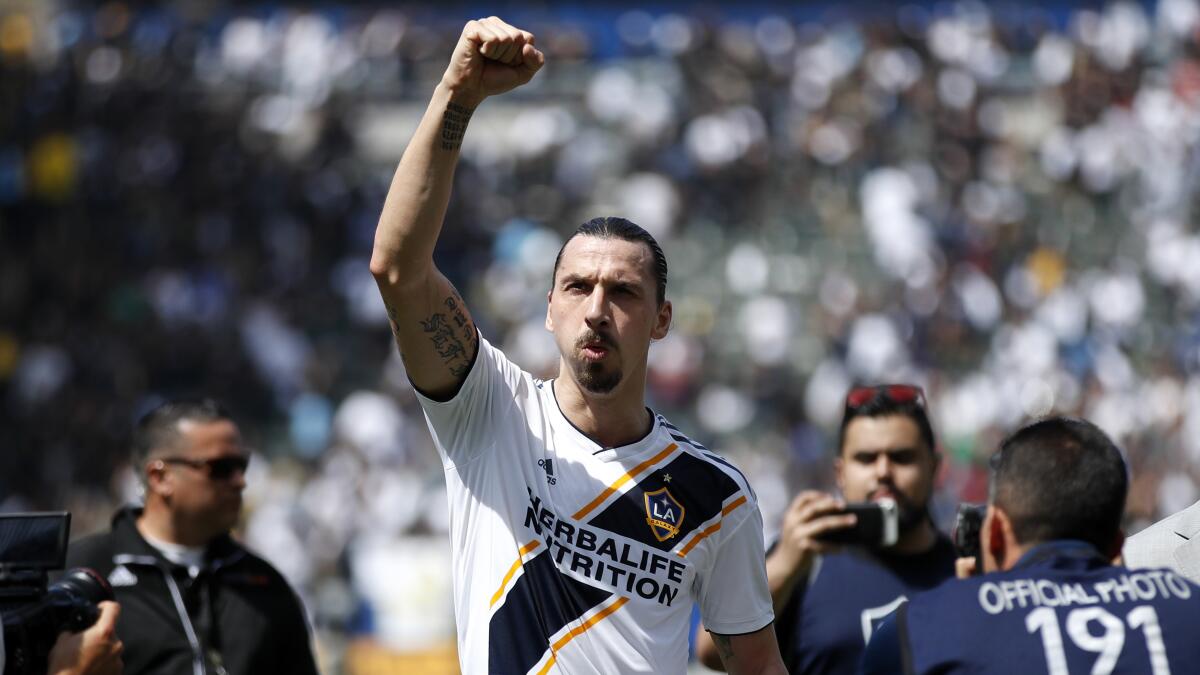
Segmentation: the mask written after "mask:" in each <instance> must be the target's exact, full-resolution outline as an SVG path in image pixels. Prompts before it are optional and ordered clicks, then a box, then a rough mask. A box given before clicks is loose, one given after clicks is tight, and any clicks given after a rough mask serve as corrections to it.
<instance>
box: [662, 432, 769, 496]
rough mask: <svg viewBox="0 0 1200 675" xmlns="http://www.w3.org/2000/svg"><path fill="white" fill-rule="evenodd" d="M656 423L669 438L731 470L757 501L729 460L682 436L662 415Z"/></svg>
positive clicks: (748, 483) (740, 473) (748, 485)
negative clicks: (664, 429)
mask: <svg viewBox="0 0 1200 675" xmlns="http://www.w3.org/2000/svg"><path fill="white" fill-rule="evenodd" d="M658 421H659V423H660V424H662V425H663V426H664V427H666V428H667V429H670V430H671V431H668V432H667V433H669V434H671V438H673V439H675V440H677V441H679V442H680V443H687V444H688V445H690V446H692V447H693V448H695V449H697V450H699V451H700V454H702V455H704V456H705V457H707V458H709V459H711V460H712V461H714V462H716V463H718V464H721V465H723V466H725V467H727V468H729V469H732V470H733V471H734V472H735V473H736V474H737V475H738V476H740V477H741V479H742V482H743V483H745V484H746V489H747V490H749V491H750V496H751V497H754V498H755V499H756V500H757V499H758V497H757V496H756V495H755V494H754V488H752V487H750V481H748V480H746V474H744V473H742V470H741V469H739V468H737V467H736V466H734V465H733V464H730V463H729V460H727V459H725V458H724V457H722V456H720V455H718V454H717V453H715V452H713V451H712V450H709V449H708V448H706V447H704V446H703V445H700V444H699V443H697V442H696V441H693V440H692V439H690V438H688V437H687V436H684V435H683V432H682V431H680V430H679V427H677V426H675V425H674V424H671V423H670V422H668V421H667V418H665V417H663V416H662V415H659V416H658Z"/></svg>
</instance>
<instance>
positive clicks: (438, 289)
mask: <svg viewBox="0 0 1200 675" xmlns="http://www.w3.org/2000/svg"><path fill="white" fill-rule="evenodd" d="M543 62H544V57H543V55H542V53H541V52H540V51H538V49H537V48H536V47H535V45H534V36H533V35H531V34H530V33H528V32H526V31H523V30H519V29H517V28H514V27H513V26H510V25H509V24H507V23H505V22H503V21H501V20H500V19H498V18H495V17H491V18H487V19H482V20H479V21H471V22H469V23H467V25H466V26H465V27H464V29H463V32H462V35H461V37H460V38H459V41H458V44H457V46H456V47H455V49H454V55H453V56H452V57H451V60H450V65H449V66H448V67H447V69H446V72H445V74H444V75H443V77H442V81H441V83H440V84H439V85H438V87H437V88H436V90H435V92H434V94H433V99H432V100H431V101H430V103H429V107H428V109H427V111H426V113H425V116H424V117H423V118H422V120H421V123H420V125H419V126H418V128H417V131H416V133H415V135H414V137H413V139H412V140H411V142H410V143H409V145H408V148H407V149H406V150H405V152H404V156H403V158H402V159H401V161H400V166H399V168H398V169H397V171H396V175H395V178H394V180H393V182H392V186H391V190H390V192H389V193H388V197H387V200H386V202H385V204H384V208H383V214H382V215H381V217H380V220H379V226H378V229H377V230H376V234H375V250H374V253H373V255H372V259H371V271H372V273H373V274H374V275H375V278H376V280H377V281H378V283H379V289H380V292H381V294H382V295H383V299H384V303H385V305H386V306H387V310H388V315H389V317H390V319H391V323H392V329H393V332H394V333H395V338H396V342H397V344H398V346H399V349H400V354H401V356H402V357H403V359H404V363H405V366H406V368H407V371H408V376H409V378H410V379H411V380H412V383H413V385H414V387H415V388H416V389H417V391H418V393H419V400H420V402H421V405H422V407H423V408H424V410H425V415H426V417H427V420H428V422H429V427H430V430H431V432H432V434H433V437H434V440H435V442H436V445H437V448H438V451H439V453H440V455H441V458H442V461H443V464H444V466H445V469H446V484H447V488H448V490H449V496H450V522H451V544H452V551H453V569H452V574H453V586H454V598H455V614H456V618H457V622H458V646H459V658H460V661H461V665H462V670H463V672H464V673H467V674H468V675H473V674H476V673H479V674H482V673H489V674H492V673H498V674H508V675H515V674H523V673H548V672H564V673H605V674H608V673H627V672H655V673H683V672H684V671H685V669H686V667H687V663H686V662H687V637H688V629H689V624H690V621H689V619H690V612H691V606H692V603H693V601H695V602H697V603H699V605H700V607H701V611H702V614H703V616H704V618H705V620H706V621H707V622H708V623H709V626H710V627H711V628H712V629H713V630H715V631H717V632H719V633H722V634H725V635H727V636H728V637H727V638H724V643H725V645H726V648H727V654H728V656H729V661H728V664H729V665H730V670H731V671H733V672H737V673H783V672H785V671H784V669H783V664H782V663H781V662H780V658H779V650H778V647H777V646H776V643H775V633H774V631H773V630H772V629H771V626H770V624H771V621H772V612H771V599H770V595H769V593H768V592H767V583H766V573H765V570H764V567H763V547H762V529H761V528H762V518H761V516H760V515H759V511H758V507H757V504H756V501H755V498H754V494H753V493H752V492H751V490H750V488H749V486H748V485H747V484H746V481H745V478H744V477H743V476H742V475H741V473H739V472H738V471H737V470H736V469H734V468H733V467H732V466H731V465H729V464H728V463H727V462H725V461H724V460H723V459H721V458H720V457H718V456H716V455H714V454H713V453H711V452H710V451H708V450H706V449H705V448H704V447H703V446H701V445H699V444H698V443H695V442H693V441H691V440H690V439H688V438H687V437H686V436H685V435H684V434H682V433H681V432H680V431H679V430H678V429H677V428H676V427H674V426H672V425H671V424H670V423H669V422H667V420H665V419H663V418H662V417H661V416H659V415H656V414H654V413H653V412H651V411H650V410H649V409H647V408H646V406H645V401H644V395H645V381H646V359H647V353H648V351H649V346H650V341H651V340H653V339H657V338H662V337H664V336H665V335H666V334H667V330H668V328H669V327H670V323H671V303H670V302H668V301H667V300H666V299H665V292H666V280H667V264H666V259H665V257H664V256H663V252H662V250H661V248H659V246H658V243H657V242H656V241H655V240H654V238H653V237H651V236H650V235H649V234H648V233H647V232H646V231H645V230H643V229H642V228H640V227H638V226H636V225H634V224H633V223H631V222H629V221H627V220H624V219H621V218H599V219H595V220H592V221H588V222H587V223H585V224H584V225H583V226H581V227H580V228H579V230H577V231H576V233H575V234H574V235H573V236H572V237H570V238H569V239H568V241H567V242H566V243H565V244H564V245H563V247H562V250H561V251H560V252H559V255H558V259H557V261H556V263H555V267H554V277H553V280H552V284H553V285H552V287H551V289H550V291H549V293H548V295H547V300H548V308H547V312H546V328H547V329H548V330H550V332H551V333H552V334H553V336H554V340H555V342H556V343H557V346H558V350H559V352H560V363H559V373H558V377H557V378H555V379H553V380H549V381H541V380H538V379H535V378H533V377H532V376H531V375H529V374H528V373H525V372H523V371H521V370H520V369H519V368H518V367H517V366H515V365H514V364H513V363H512V362H510V361H509V360H508V359H507V358H506V357H505V355H504V354H503V353H502V352H501V351H500V350H498V349H497V348H496V347H493V346H492V345H491V344H490V343H489V342H488V341H487V340H485V339H483V338H482V337H481V336H480V334H479V332H478V331H477V329H476V327H475V324H474V322H473V321H472V320H471V315H470V314H469V313H468V311H467V308H466V306H465V304H464V303H463V300H462V298H461V297H460V296H459V294H458V293H457V292H456V291H455V290H454V288H453V287H452V286H451V284H450V283H449V281H447V279H446V278H445V277H444V276H443V275H442V274H441V273H440V272H439V271H438V270H437V268H436V267H435V265H434V263H433V250H434V245H435V244H436V242H437V238H438V233H439V231H440V229H441V226H442V220H443V218H444V216H445V213H446V208H447V204H448V201H449V198H450V188H451V182H452V176H453V173H454V168H455V165H456V164H457V162H458V156H459V146H460V144H461V141H462V139H463V135H464V133H465V132H466V130H467V126H468V123H469V121H470V119H471V115H472V113H473V112H474V110H475V108H476V107H477V106H478V105H479V104H480V103H482V102H483V100H484V99H486V98H487V97H489V96H492V95H495V94H500V93H502V92H505V91H508V90H510V89H513V88H514V87H517V86H520V85H522V84H524V83H526V82H528V81H529V80H530V78H532V77H533V76H534V74H535V73H536V72H537V71H538V69H540V68H541V67H542V64H543Z"/></svg>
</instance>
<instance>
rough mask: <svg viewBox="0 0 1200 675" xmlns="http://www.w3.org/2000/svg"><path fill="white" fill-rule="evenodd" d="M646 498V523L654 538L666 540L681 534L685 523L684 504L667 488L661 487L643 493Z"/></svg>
mask: <svg viewBox="0 0 1200 675" xmlns="http://www.w3.org/2000/svg"><path fill="white" fill-rule="evenodd" d="M642 496H643V497H644V498H645V500H646V523H647V524H648V525H650V531H651V532H652V533H654V538H655V539H657V540H659V541H666V540H668V539H670V538H671V537H674V536H676V535H678V534H679V526H680V525H681V524H683V504H680V503H679V500H678V499H675V496H674V495H672V494H671V493H670V492H669V491H668V490H667V488H665V487H664V488H659V489H657V490H654V491H653V492H646V493H643V495H642Z"/></svg>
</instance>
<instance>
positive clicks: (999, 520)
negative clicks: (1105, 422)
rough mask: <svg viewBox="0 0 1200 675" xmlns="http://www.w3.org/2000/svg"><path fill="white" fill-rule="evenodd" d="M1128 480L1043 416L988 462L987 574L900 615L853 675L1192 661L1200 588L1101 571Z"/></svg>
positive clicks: (1089, 441)
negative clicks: (990, 473)
mask: <svg viewBox="0 0 1200 675" xmlns="http://www.w3.org/2000/svg"><path fill="white" fill-rule="evenodd" d="M1127 491H1128V476H1127V473H1126V467H1125V462H1124V460H1123V458H1122V457H1121V453H1120V452H1119V451H1118V450H1117V448H1116V446H1115V445H1113V443H1112V441H1110V440H1109V439H1108V437H1107V436H1105V435H1104V433H1103V432H1102V431H1100V429H1098V428H1096V426H1095V425H1093V424H1091V423H1090V422H1087V421H1084V420H1080V419H1071V418H1063V417H1054V418H1049V419H1044V420H1040V421H1038V422H1034V423H1033V424H1030V425H1028V426H1026V427H1024V428H1022V429H1020V430H1018V431H1016V432H1015V433H1013V434H1012V435H1011V436H1009V437H1008V438H1007V439H1005V440H1004V442H1003V443H1001V445H1000V450H999V451H998V452H997V453H996V455H995V456H994V457H993V463H992V477H991V490H990V496H989V504H988V509H987V515H986V516H985V517H984V521H983V526H982V529H981V530H980V551H981V554H982V556H983V569H984V571H985V572H987V574H984V575H981V576H977V577H972V578H969V579H966V580H962V581H955V582H951V583H947V584H944V585H942V586H941V587H939V588H937V589H935V590H933V591H930V592H928V593H925V594H922V595H919V596H916V597H914V598H912V599H911V600H909V602H908V603H906V604H904V605H902V606H901V607H900V608H899V609H898V610H897V611H896V613H895V615H894V616H893V617H892V618H889V619H888V620H887V621H885V622H884V624H883V625H882V626H881V627H880V628H879V630H878V631H876V633H875V635H874V637H873V638H872V640H871V643H870V645H869V646H868V647H867V654H866V657H865V659H864V664H863V672H865V673H868V674H875V673H899V672H903V673H976V674H980V675H984V674H987V673H1045V672H1048V673H1051V675H1066V673H1069V672H1070V673H1086V672H1091V673H1130V674H1132V673H1153V674H1154V675H1166V674H1167V673H1170V672H1176V673H1181V672H1187V671H1188V670H1189V669H1190V668H1192V667H1193V666H1194V665H1195V664H1196V663H1198V662H1200V622H1197V621H1196V617H1197V616H1200V586H1196V585H1195V584H1192V583H1191V582H1188V581H1186V580H1185V579H1183V578H1182V577H1180V576H1178V575H1177V574H1175V573H1174V572H1172V571H1170V570H1163V569H1154V570H1129V569H1126V568H1125V567H1122V566H1119V565H1113V564H1112V562H1111V561H1112V560H1113V559H1114V558H1115V557H1116V556H1118V555H1119V554H1120V552H1121V544H1122V542H1123V539H1124V536H1123V534H1122V532H1121V516H1122V514H1123V512H1124V509H1125V496H1126V493H1127Z"/></svg>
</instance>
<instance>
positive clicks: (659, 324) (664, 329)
mask: <svg viewBox="0 0 1200 675" xmlns="http://www.w3.org/2000/svg"><path fill="white" fill-rule="evenodd" d="M673 312H674V308H673V307H671V301H670V300H664V301H663V304H662V307H659V308H658V320H657V321H656V322H655V324H654V330H653V331H652V332H651V333H650V337H651V339H654V340H661V339H663V338H665V337H667V333H668V332H669V331H670V330H671V317H672V316H673Z"/></svg>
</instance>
